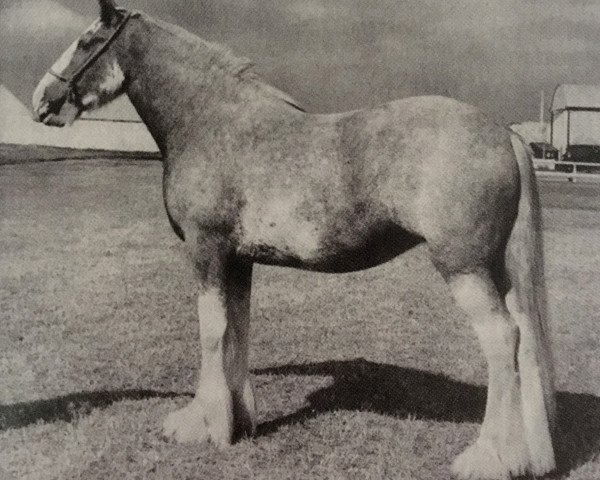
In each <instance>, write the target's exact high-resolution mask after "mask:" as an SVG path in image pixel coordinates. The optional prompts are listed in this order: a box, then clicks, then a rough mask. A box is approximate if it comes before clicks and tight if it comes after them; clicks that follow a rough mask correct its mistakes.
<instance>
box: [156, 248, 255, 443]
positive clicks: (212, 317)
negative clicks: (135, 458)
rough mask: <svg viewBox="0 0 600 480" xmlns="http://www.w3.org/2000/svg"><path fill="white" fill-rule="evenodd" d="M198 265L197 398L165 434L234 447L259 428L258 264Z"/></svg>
mask: <svg viewBox="0 0 600 480" xmlns="http://www.w3.org/2000/svg"><path fill="white" fill-rule="evenodd" d="M210 257H211V255H209V258H206V259H204V260H203V261H201V262H197V265H196V266H197V269H198V274H199V277H200V292H199V295H198V317H199V320H200V339H201V347H202V364H201V368H200V381H199V385H198V390H197V391H196V395H195V397H194V399H193V400H192V401H191V402H190V403H189V404H188V405H187V406H186V407H184V408H182V409H181V410H178V411H176V412H173V413H171V414H170V415H169V416H168V417H167V418H166V420H165V422H164V425H163V429H164V430H163V431H164V434H165V435H166V436H167V437H168V438H173V439H175V440H177V441H179V442H200V441H204V440H212V441H213V442H215V443H216V444H217V445H229V444H231V443H232V442H233V441H234V440H235V439H237V438H239V437H240V436H243V435H251V434H253V433H254V430H255V428H256V412H255V403H254V393H253V389H252V385H251V383H250V380H249V378H248V329H249V320H250V288H251V281H252V264H251V263H246V262H243V261H241V260H239V259H235V258H227V259H225V260H219V259H218V257H219V255H212V258H210Z"/></svg>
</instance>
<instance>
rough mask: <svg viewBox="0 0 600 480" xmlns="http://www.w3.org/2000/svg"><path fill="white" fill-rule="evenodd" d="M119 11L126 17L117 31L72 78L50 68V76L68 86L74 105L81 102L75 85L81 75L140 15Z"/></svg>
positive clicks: (119, 9)
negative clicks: (131, 20)
mask: <svg viewBox="0 0 600 480" xmlns="http://www.w3.org/2000/svg"><path fill="white" fill-rule="evenodd" d="M117 10H118V11H119V12H121V13H123V14H124V16H123V18H122V19H121V21H120V23H119V24H118V25H117V26H116V28H115V30H114V31H113V32H112V34H111V35H110V37H108V38H107V39H106V40H105V41H104V43H103V44H102V45H101V46H100V48H98V50H96V51H95V52H94V53H92V54H91V55H90V56H89V57H88V58H87V59H86V60H85V62H83V64H82V65H81V66H80V67H79V68H77V69H76V70H75V72H73V73H72V74H71V76H70V77H65V76H63V75H60V74H59V73H56V72H55V71H53V70H52V68H50V69H49V70H48V73H49V74H50V75H52V76H53V77H55V78H57V79H58V80H60V81H61V82H64V83H66V84H67V88H68V89H69V92H68V99H69V101H70V102H72V103H79V100H78V98H77V88H76V85H75V83H76V82H77V80H79V78H80V77H81V75H83V73H84V72H85V71H86V70H87V69H88V68H89V67H90V66H92V64H93V63H94V62H95V61H96V60H98V58H100V56H101V55H102V54H103V53H104V52H105V51H106V49H107V48H108V47H109V46H110V44H111V43H112V42H113V41H114V40H115V39H116V38H117V37H118V36H119V34H120V33H121V32H122V31H123V28H124V27H125V25H126V24H127V22H128V21H129V19H130V18H131V17H134V16H137V15H138V14H137V12H132V11H129V10H126V9H124V8H118V9H117Z"/></svg>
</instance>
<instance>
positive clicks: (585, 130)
mask: <svg viewBox="0 0 600 480" xmlns="http://www.w3.org/2000/svg"><path fill="white" fill-rule="evenodd" d="M551 113H552V119H551V124H550V143H552V145H554V146H555V147H556V148H557V149H558V150H559V152H560V154H561V155H562V154H564V152H565V150H566V148H567V146H569V145H600V85H559V86H558V87H557V88H556V90H555V91H554V97H553V99H552V108H551Z"/></svg>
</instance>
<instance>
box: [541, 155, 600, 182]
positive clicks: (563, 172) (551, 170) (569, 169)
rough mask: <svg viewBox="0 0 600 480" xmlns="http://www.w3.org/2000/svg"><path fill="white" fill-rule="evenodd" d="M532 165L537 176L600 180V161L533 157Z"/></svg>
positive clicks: (585, 180)
mask: <svg viewBox="0 0 600 480" xmlns="http://www.w3.org/2000/svg"><path fill="white" fill-rule="evenodd" d="M533 165H534V167H535V173H536V175H537V176H538V177H543V178H555V179H557V180H558V179H560V180H568V181H569V182H579V181H581V182H600V163H585V162H559V161H556V160H546V159H541V158H534V159H533Z"/></svg>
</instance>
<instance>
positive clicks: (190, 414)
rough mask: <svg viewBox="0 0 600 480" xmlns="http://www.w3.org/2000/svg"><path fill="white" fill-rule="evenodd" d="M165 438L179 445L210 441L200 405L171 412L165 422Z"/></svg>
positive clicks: (188, 406)
mask: <svg viewBox="0 0 600 480" xmlns="http://www.w3.org/2000/svg"><path fill="white" fill-rule="evenodd" d="M163 436H164V437H165V438H167V439H168V440H174V441H176V442H179V443H191V442H204V441H206V440H208V438H209V434H208V425H207V422H206V419H205V417H204V413H203V412H202V408H201V406H200V405H197V404H195V403H194V402H191V403H190V404H189V405H187V406H185V407H183V408H181V409H179V410H176V411H174V412H171V413H170V414H169V415H167V418H165V421H164V422H163Z"/></svg>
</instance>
